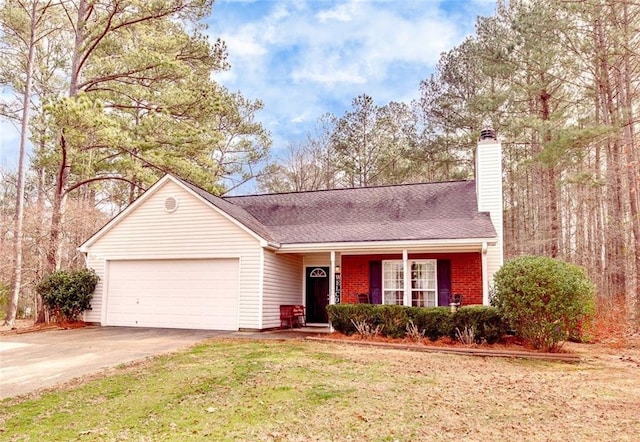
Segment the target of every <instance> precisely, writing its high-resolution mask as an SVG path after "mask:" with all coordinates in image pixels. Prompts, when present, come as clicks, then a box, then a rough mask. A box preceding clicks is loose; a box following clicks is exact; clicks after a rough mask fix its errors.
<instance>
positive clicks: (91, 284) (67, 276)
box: [36, 269, 99, 321]
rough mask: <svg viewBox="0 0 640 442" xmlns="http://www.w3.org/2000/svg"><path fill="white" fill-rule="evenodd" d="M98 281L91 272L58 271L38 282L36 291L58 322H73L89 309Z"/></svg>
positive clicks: (85, 270)
mask: <svg viewBox="0 0 640 442" xmlns="http://www.w3.org/2000/svg"><path fill="white" fill-rule="evenodd" d="M98 280H99V278H98V276H97V275H96V273H95V272H94V271H93V270H87V269H83V270H71V271H66V270H58V271H56V272H53V273H51V274H50V275H49V276H47V277H45V278H44V279H43V280H42V281H40V283H39V284H38V286H37V287H36V291H37V292H38V294H39V295H40V296H42V300H43V302H44V303H45V305H46V306H47V307H48V308H49V310H50V311H51V313H52V314H53V316H55V317H56V318H57V319H58V320H67V321H75V320H77V319H78V317H79V316H80V315H81V314H82V312H84V311H85V310H90V309H91V298H92V297H93V291H94V290H95V288H96V285H97V284H98Z"/></svg>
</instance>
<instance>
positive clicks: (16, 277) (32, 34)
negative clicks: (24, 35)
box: [4, 0, 38, 327]
mask: <svg viewBox="0 0 640 442" xmlns="http://www.w3.org/2000/svg"><path fill="white" fill-rule="evenodd" d="M37 7H38V2H37V1H35V0H34V1H33V2H32V3H31V11H30V29H29V47H28V49H27V51H28V52H27V60H26V61H27V63H26V66H25V84H24V96H23V99H22V122H21V125H20V152H19V156H18V182H17V191H16V215H15V216H16V219H15V225H14V240H15V244H14V263H13V264H14V268H13V290H12V292H11V299H10V300H9V303H8V306H7V316H6V318H5V321H4V323H5V325H8V326H10V327H13V326H14V324H15V321H16V314H17V312H18V301H19V300H20V290H21V288H22V239H23V224H24V190H25V156H26V150H27V139H28V137H27V131H28V129H29V118H30V110H31V88H32V86H33V84H32V83H33V63H34V58H35V40H36V26H37V20H36V14H37Z"/></svg>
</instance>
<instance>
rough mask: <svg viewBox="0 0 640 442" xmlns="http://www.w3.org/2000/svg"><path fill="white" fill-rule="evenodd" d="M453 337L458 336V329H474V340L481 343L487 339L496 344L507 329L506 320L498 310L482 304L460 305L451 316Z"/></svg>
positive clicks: (489, 342)
mask: <svg viewBox="0 0 640 442" xmlns="http://www.w3.org/2000/svg"><path fill="white" fill-rule="evenodd" d="M451 320H452V325H451V330H452V333H449V336H450V337H451V338H452V339H456V338H457V334H456V329H457V330H459V331H460V332H462V331H463V330H465V329H468V330H474V332H475V333H474V341H475V342H476V343H478V344H480V343H481V342H482V341H486V342H487V343H488V344H495V343H496V342H498V341H499V340H500V339H501V338H502V336H504V334H505V333H506V331H507V326H506V323H505V321H504V320H503V319H502V316H501V315H500V313H498V310H497V309H495V308H491V307H485V306H482V305H470V306H465V307H460V308H459V309H458V311H457V312H456V313H455V314H454V315H452V317H451Z"/></svg>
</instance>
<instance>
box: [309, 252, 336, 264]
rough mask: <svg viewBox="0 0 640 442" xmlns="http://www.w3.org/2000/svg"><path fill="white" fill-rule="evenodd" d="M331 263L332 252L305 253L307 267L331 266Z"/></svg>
mask: <svg viewBox="0 0 640 442" xmlns="http://www.w3.org/2000/svg"><path fill="white" fill-rule="evenodd" d="M330 265H331V254H330V253H309V254H306V255H304V266H305V267H329V266H330Z"/></svg>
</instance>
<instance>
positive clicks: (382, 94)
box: [0, 0, 495, 170]
mask: <svg viewBox="0 0 640 442" xmlns="http://www.w3.org/2000/svg"><path fill="white" fill-rule="evenodd" d="M494 7H495V1H494V0H446V1H445V0H442V1H438V0H347V1H344V0H343V1H338V0H320V1H318V0H315V1H313V0H217V1H216V2H215V4H214V7H213V14H212V15H211V16H210V17H208V18H207V19H206V22H207V23H208V25H209V28H208V30H207V33H208V35H209V36H210V37H211V38H212V39H215V38H218V37H220V38H222V39H223V40H225V42H226V43H227V47H228V50H229V61H230V63H231V69H230V70H229V71H226V72H223V73H220V74H217V75H215V79H216V80H217V81H218V82H220V83H221V84H223V85H224V86H226V87H227V88H228V89H229V90H231V91H241V92H242V94H243V95H244V96H246V97H247V98H252V99H260V100H262V101H263V102H264V106H265V108H264V110H263V111H262V112H260V114H259V115H258V120H259V121H260V122H262V124H263V125H264V126H265V128H266V129H267V130H268V131H269V132H270V133H271V137H272V139H273V148H272V152H273V154H274V155H275V156H277V155H278V154H279V153H282V152H283V150H284V149H285V147H286V146H287V145H288V144H289V143H290V142H295V141H296V140H299V139H303V138H304V137H305V136H306V134H307V132H312V131H313V128H314V126H315V123H316V121H317V119H318V118H319V117H320V116H321V115H323V114H324V113H327V112H331V113H333V114H335V115H337V116H341V115H342V114H344V112H345V111H347V110H349V109H350V108H351V100H352V99H353V98H354V97H356V96H357V95H360V94H363V93H366V94H368V95H370V96H372V97H373V98H374V100H375V102H376V103H377V104H380V105H383V104H386V103H388V102H390V101H410V100H411V99H414V98H417V97H418V96H419V84H420V80H423V79H425V78H427V77H428V76H429V74H431V73H432V72H433V69H434V67H435V65H436V63H437V61H438V57H439V55H440V53H441V52H443V51H446V50H448V49H451V48H452V47H454V46H456V45H457V44H459V43H460V42H461V41H462V40H463V39H464V37H465V36H467V35H469V34H471V33H472V32H473V27H474V23H475V20H476V17H477V16H478V15H491V14H492V13H493V10H494ZM17 145H18V131H17V128H16V127H14V126H13V125H10V124H7V123H0V168H2V169H4V170H7V169H9V170H11V169H15V168H16V162H17V159H16V158H17V155H16V151H17Z"/></svg>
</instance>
